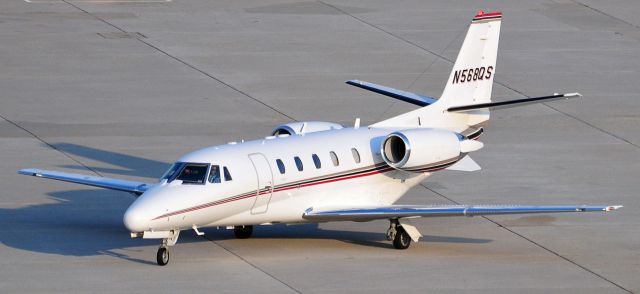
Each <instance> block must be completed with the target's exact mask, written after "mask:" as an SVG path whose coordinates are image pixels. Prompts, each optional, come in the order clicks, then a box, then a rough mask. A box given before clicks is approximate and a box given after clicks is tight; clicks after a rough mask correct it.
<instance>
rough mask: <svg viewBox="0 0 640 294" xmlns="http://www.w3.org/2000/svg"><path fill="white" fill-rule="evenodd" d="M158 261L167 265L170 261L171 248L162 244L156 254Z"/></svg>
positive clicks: (162, 264)
mask: <svg viewBox="0 0 640 294" xmlns="http://www.w3.org/2000/svg"><path fill="white" fill-rule="evenodd" d="M156 261H157V262H158V265H160V266H165V265H167V263H169V248H167V247H165V246H164V245H161V246H160V248H158V254H156Z"/></svg>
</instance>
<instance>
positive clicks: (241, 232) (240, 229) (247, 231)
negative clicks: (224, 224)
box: [233, 226, 253, 239]
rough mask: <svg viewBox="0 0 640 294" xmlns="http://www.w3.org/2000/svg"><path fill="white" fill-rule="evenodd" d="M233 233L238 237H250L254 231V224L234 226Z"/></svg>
mask: <svg viewBox="0 0 640 294" xmlns="http://www.w3.org/2000/svg"><path fill="white" fill-rule="evenodd" d="M233 233H234V234H235V235H236V238H238V239H248V238H250V237H251V234H252V233H253V226H235V227H233Z"/></svg>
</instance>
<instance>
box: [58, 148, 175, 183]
mask: <svg viewBox="0 0 640 294" xmlns="http://www.w3.org/2000/svg"><path fill="white" fill-rule="evenodd" d="M52 146H53V147H55V148H56V149H58V150H61V151H63V152H65V153H67V154H71V155H72V156H79V157H83V158H87V159H91V160H94V161H100V162H104V163H108V164H110V165H115V166H119V167H122V168H121V169H116V168H105V167H93V166H90V167H91V169H93V170H95V171H97V172H99V173H110V174H116V175H125V176H138V177H147V178H153V179H154V181H155V179H157V178H159V177H160V176H161V175H162V173H163V172H164V171H165V170H167V169H168V168H169V166H170V165H171V164H170V163H166V162H162V161H157V160H152V159H147V158H142V157H138V156H132V155H128V154H123V153H118V152H113V151H107V150H102V149H98V148H93V147H88V146H82V145H77V144H72V143H57V144H52ZM60 167H64V168H68V169H77V170H81V171H84V172H86V171H87V169H86V168H85V167H84V166H78V165H61V166H60Z"/></svg>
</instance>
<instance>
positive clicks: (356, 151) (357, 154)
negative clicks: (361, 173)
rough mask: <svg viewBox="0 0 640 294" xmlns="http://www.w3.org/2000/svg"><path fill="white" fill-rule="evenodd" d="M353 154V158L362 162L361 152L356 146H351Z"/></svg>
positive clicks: (357, 161)
mask: <svg viewBox="0 0 640 294" xmlns="http://www.w3.org/2000/svg"><path fill="white" fill-rule="evenodd" d="M351 154H352V155H353V160H355V162H356V163H360V153H358V150H357V149H356V148H351Z"/></svg>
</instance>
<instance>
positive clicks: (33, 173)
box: [18, 168, 38, 176]
mask: <svg viewBox="0 0 640 294" xmlns="http://www.w3.org/2000/svg"><path fill="white" fill-rule="evenodd" d="M18 174H21V175H25V176H38V170H37V169H33V168H23V169H21V170H19V171H18Z"/></svg>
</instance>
